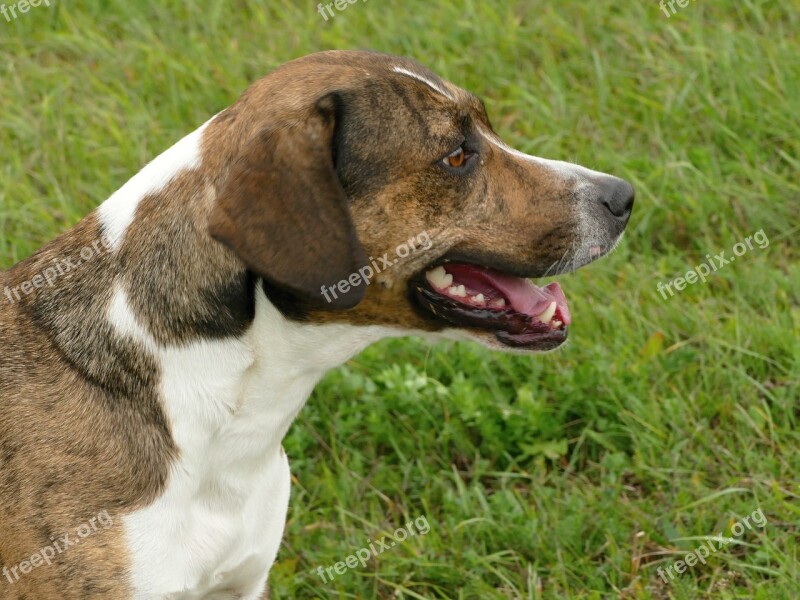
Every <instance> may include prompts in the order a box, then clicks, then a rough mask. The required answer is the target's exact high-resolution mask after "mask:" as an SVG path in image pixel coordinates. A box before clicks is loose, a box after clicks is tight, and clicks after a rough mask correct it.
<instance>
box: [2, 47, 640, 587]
mask: <svg viewBox="0 0 800 600" xmlns="http://www.w3.org/2000/svg"><path fill="white" fill-rule="evenodd" d="M387 119H388V120H389V124H387ZM632 205H633V190H632V188H631V186H630V185H629V184H627V183H626V182H624V181H622V180H620V179H617V178H615V177H612V176H609V175H604V174H601V173H598V172H595V171H590V170H588V169H584V168H582V167H578V166H576V165H572V164H567V163H562V162H557V161H550V160H545V159H541V158H537V157H533V156H528V155H526V154H523V153H520V152H518V151H516V150H513V149H511V148H509V147H508V146H507V145H505V144H504V143H503V142H502V141H501V140H500V139H499V138H498V137H497V135H496V134H495V133H494V132H493V131H492V128H491V126H490V124H489V119H488V117H487V115H486V111H485V109H484V106H483V104H482V103H481V102H480V101H479V100H478V99H477V98H476V97H475V96H473V95H471V94H469V93H468V92H466V91H464V90H462V89H459V88H458V87H456V86H454V85H453V84H451V83H449V82H447V81H445V80H443V79H441V78H439V77H437V76H436V75H435V74H434V73H432V72H430V71H428V70H427V69H425V68H424V67H422V66H421V65H419V64H417V63H415V62H413V61H410V60H408V59H404V58H397V57H392V56H386V55H381V54H373V53H368V52H326V53H321V54H315V55H311V56H308V57H305V58H302V59H299V60H296V61H293V62H291V63H288V64H286V65H284V66H283V67H281V68H279V69H277V70H276V71H274V72H273V73H271V74H270V75H268V76H267V77H265V78H263V79H261V80H260V81H257V82H256V83H255V84H253V85H252V86H251V87H250V88H249V89H248V90H247V91H246V92H245V93H244V94H243V95H242V97H241V98H239V100H237V101H236V102H235V103H234V104H233V105H232V106H230V107H229V108H227V109H226V110H224V111H222V112H221V113H219V114H218V115H216V116H215V117H213V118H211V119H210V120H209V121H208V122H206V123H205V124H204V125H202V126H201V127H200V128H199V129H197V130H196V131H195V132H194V133H191V134H189V135H188V136H187V137H185V138H183V139H182V140H180V141H179V142H177V143H176V144H175V145H174V146H173V147H172V148H170V149H169V150H167V151H166V152H164V153H163V154H162V155H161V156H159V157H158V158H156V159H155V160H154V161H153V162H152V163H150V164H149V165H147V166H146V167H145V168H144V169H143V170H142V171H141V172H139V173H138V174H137V175H135V176H134V177H133V178H132V179H131V180H130V181H129V182H128V183H126V184H125V185H124V186H123V187H122V188H121V189H120V190H119V191H117V192H116V193H114V194H113V195H112V196H111V197H110V198H109V199H108V200H106V201H105V202H103V203H102V204H100V206H99V207H98V208H97V210H96V211H94V212H93V213H91V214H90V215H88V216H87V217H86V218H85V219H84V220H82V221H81V222H79V223H78V224H77V225H76V226H75V227H73V228H72V229H71V230H69V231H67V232H66V233H65V234H63V235H62V236H60V237H59V238H58V239H56V240H55V241H53V242H51V243H50V244H48V245H47V246H45V247H44V248H42V249H41V250H40V251H39V252H37V253H36V254H34V255H33V256H31V257H30V258H28V259H27V260H24V261H23V262H21V263H19V264H17V265H16V266H14V267H12V268H11V269H10V270H8V271H5V272H3V273H1V274H0V291H1V290H5V289H8V290H17V291H18V293H15V294H12V295H11V297H12V298H13V301H11V300H8V298H7V296H6V295H0V348H2V352H0V402H1V403H2V406H0V566H2V567H3V568H4V571H3V576H2V577H0V598H3V599H20V598H29V599H30V598H36V599H37V600H40V599H49V598H53V599H58V600H63V599H75V600H78V599H84V598H88V597H91V598H107V599H110V600H121V599H137V600H138V599H151V598H186V599H199V598H212V597H213V598H228V597H229V598H247V599H258V598H262V597H266V591H265V590H266V582H267V577H268V574H269V571H270V567H271V565H272V563H273V561H274V560H275V557H276V554H277V552H278V547H279V545H280V542H281V537H282V535H283V528H284V522H285V519H286V512H287V507H288V505H289V494H290V475H289V463H288V460H287V457H286V456H285V454H284V453H283V452H282V451H281V440H282V439H283V437H284V435H285V434H286V431H287V429H288V428H289V426H290V424H291V423H292V420H293V419H294V418H295V417H296V415H297V414H298V412H299V411H300V409H301V408H302V406H303V404H304V403H305V401H306V399H307V398H308V396H309V394H310V393H311V391H312V389H313V387H314V385H315V384H316V383H317V381H319V379H320V378H321V377H322V376H323V375H324V373H325V372H326V371H328V370H329V369H333V368H335V367H337V366H338V365H340V364H342V363H343V362H344V361H346V360H347V359H348V358H350V357H351V356H353V355H354V354H356V353H358V352H359V351H360V350H362V349H363V348H365V347H366V346H367V345H368V344H370V343H372V342H374V341H376V340H378V339H381V338H384V337H388V336H403V335H409V334H414V335H424V336H426V337H429V338H431V339H442V338H449V339H461V340H474V341H476V342H479V343H481V344H484V345H486V346H489V347H490V348H494V349H497V350H508V351H514V352H537V351H544V350H550V349H553V348H556V347H557V346H559V345H560V344H562V343H564V341H565V340H566V338H567V332H568V330H569V326H570V323H571V321H572V318H573V316H572V315H571V314H570V310H569V307H568V304H567V300H566V296H565V294H564V292H563V291H562V289H561V287H560V286H559V285H558V283H551V284H550V285H547V286H546V287H539V286H537V285H535V284H534V283H532V282H531V281H530V279H529V278H536V277H542V276H545V275H547V276H554V275H558V274H559V273H564V272H567V271H570V270H573V269H576V268H578V267H581V266H583V265H585V264H587V263H589V262H591V261H593V260H595V259H597V258H599V257H600V256H602V255H603V254H605V253H607V252H608V251H610V250H611V249H612V248H613V247H614V245H615V244H616V243H617V241H618V240H619V238H620V236H621V235H622V232H623V230H624V229H625V225H626V223H627V221H628V218H629V216H630V214H631V209H632ZM423 238H424V240H426V243H417V244H415V245H414V248H413V249H412V248H411V246H410V245H409V240H422V239H423ZM404 247H405V248H406V250H401V249H402V248H404ZM87 248H89V249H92V248H94V249H95V250H96V251H93V252H92V253H91V256H89V253H88V252H85V249H87ZM378 257H388V258H386V259H385V261H383V262H385V264H382V265H381V267H380V268H371V269H370V275H369V277H368V278H366V277H364V276H363V274H364V273H365V267H367V266H369V265H372V264H373V263H374V264H376V265H377V264H378V263H377V261H378ZM65 261H69V264H70V265H72V268H70V269H65V270H63V272H61V273H60V274H59V276H58V277H55V278H54V277H47V278H45V275H44V274H45V273H47V274H50V273H51V270H52V268H53V267H54V265H62V264H65ZM321 290H327V291H328V293H326V294H323V293H321ZM334 292H335V293H334ZM99 514H103V515H108V519H109V522H110V523H112V525H110V526H108V527H99V528H96V529H95V530H93V531H92V532H91V535H85V536H81V535H80V532H81V528H82V527H84V526H86V524H88V523H91V520H92V518H94V517H95V516H96V515H99ZM65 535H67V536H68V537H67V538H64V536H65ZM59 539H69V540H70V541H71V542H72V543H70V545H69V546H68V547H65V548H63V549H62V551H60V552H47V553H45V552H44V549H46V548H51V547H52V545H53V543H55V542H57V541H58V540H59ZM45 554H47V556H48V561H47V564H33V563H34V562H35V558H34V557H40V558H41V557H43V556H45ZM36 562H38V561H36ZM23 567H24V568H23Z"/></svg>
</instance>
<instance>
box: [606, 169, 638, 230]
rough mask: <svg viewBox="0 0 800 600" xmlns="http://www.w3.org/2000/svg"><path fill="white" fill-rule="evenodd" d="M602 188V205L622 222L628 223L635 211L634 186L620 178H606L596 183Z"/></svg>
mask: <svg viewBox="0 0 800 600" xmlns="http://www.w3.org/2000/svg"><path fill="white" fill-rule="evenodd" d="M596 184H597V187H598V188H600V198H599V200H600V203H601V204H602V205H603V206H605V207H606V208H607V209H608V212H610V213H611V214H612V215H614V216H615V217H617V218H618V219H620V220H621V221H627V220H628V218H629V217H630V216H631V211H632V210H633V199H634V197H635V195H636V194H635V192H634V191H633V186H632V185H631V184H630V183H628V182H627V181H625V180H624V179H619V178H618V177H604V178H603V179H601V180H599V181H596Z"/></svg>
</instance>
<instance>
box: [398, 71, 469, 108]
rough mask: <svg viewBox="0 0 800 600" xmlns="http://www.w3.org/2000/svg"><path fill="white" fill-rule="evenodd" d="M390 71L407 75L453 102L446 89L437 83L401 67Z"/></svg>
mask: <svg viewBox="0 0 800 600" xmlns="http://www.w3.org/2000/svg"><path fill="white" fill-rule="evenodd" d="M392 70H393V71H394V72H395V73H400V74H402V75H407V76H409V77H411V78H413V79H416V80H417V81H421V82H422V83H424V84H425V85H427V86H428V87H429V88H431V89H432V90H433V91H434V92H439V93H440V94H441V95H442V96H445V97H446V98H449V99H450V100H453V101H455V98H454V97H453V95H452V94H451V93H450V92H448V91H447V90H446V89H444V88H443V87H442V86H440V85H439V84H438V83H435V82H433V81H431V80H430V79H428V78H427V77H425V76H423V75H420V74H419V73H415V72H414V71H409V70H408V69H404V68H403V67H394V68H393V69H392Z"/></svg>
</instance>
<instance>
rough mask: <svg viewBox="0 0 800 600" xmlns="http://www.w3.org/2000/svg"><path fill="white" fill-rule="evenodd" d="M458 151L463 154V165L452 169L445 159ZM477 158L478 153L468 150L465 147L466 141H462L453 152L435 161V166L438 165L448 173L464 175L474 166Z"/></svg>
mask: <svg viewBox="0 0 800 600" xmlns="http://www.w3.org/2000/svg"><path fill="white" fill-rule="evenodd" d="M459 150H461V151H463V152H464V163H463V164H462V165H461V166H460V167H453V166H451V165H449V164H448V162H447V159H448V158H450V157H451V156H453V155H454V154H455V153H456V152H458V151H459ZM477 157H478V153H477V152H473V151H471V150H469V149H468V148H467V146H466V140H464V141H462V142H461V143H460V144H459V145H458V147H456V148H455V149H454V150H451V151H450V152H448V153H447V154H445V155H444V156H442V157H441V158H439V159H438V160H437V161H436V164H438V165H439V166H440V167H442V168H443V169H445V170H446V171H448V172H450V173H458V174H464V173H466V172H467V171H469V170H470V169H471V168H472V167H473V166H474V165H475V162H476V159H477Z"/></svg>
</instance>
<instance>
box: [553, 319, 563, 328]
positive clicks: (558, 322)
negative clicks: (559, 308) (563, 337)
mask: <svg viewBox="0 0 800 600" xmlns="http://www.w3.org/2000/svg"><path fill="white" fill-rule="evenodd" d="M562 324H563V323H561V321H559V320H558V319H553V320H552V321H550V328H551V329H558V328H559V327H561V325H562Z"/></svg>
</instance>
